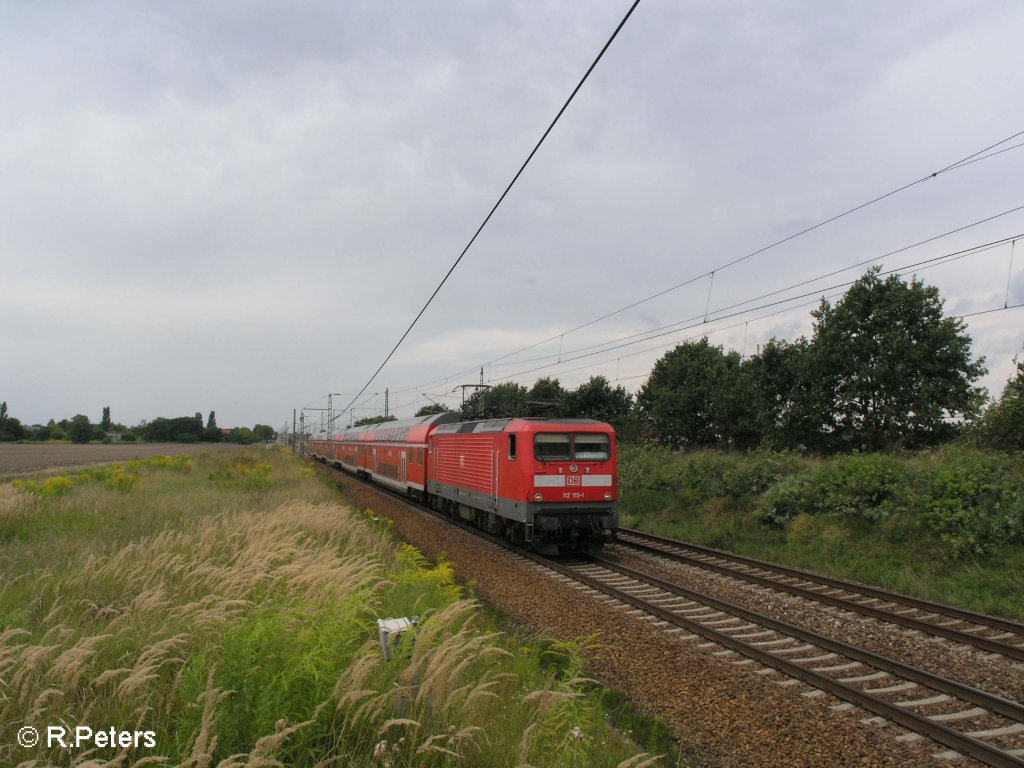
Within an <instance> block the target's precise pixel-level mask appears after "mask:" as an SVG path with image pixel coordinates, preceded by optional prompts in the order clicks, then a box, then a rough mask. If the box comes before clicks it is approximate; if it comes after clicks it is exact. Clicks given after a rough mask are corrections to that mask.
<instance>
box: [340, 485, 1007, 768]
mask: <svg viewBox="0 0 1024 768" xmlns="http://www.w3.org/2000/svg"><path fill="white" fill-rule="evenodd" d="M346 477H349V478H351V476H349V475H346ZM369 487H371V488H373V489H374V490H375V491H376V492H379V493H383V494H386V495H387V496H389V497H390V498H392V499H395V500H399V501H401V502H402V503H403V504H405V505H407V506H409V507H411V508H413V509H415V510H416V511H417V512H419V513H421V514H422V513H428V512H429V510H427V509H425V508H424V507H422V506H419V505H415V504H411V503H410V502H409V501H408V500H407V499H405V498H403V497H401V496H399V495H396V494H392V493H390V492H387V491H385V490H384V489H381V488H380V487H378V486H372V485H369ZM430 514H432V515H434V516H439V515H437V514H436V513H430ZM445 520H446V522H448V523H450V524H455V525H457V526H458V527H460V528H463V529H464V530H466V531H467V532H470V533H473V534H474V535H476V536H480V537H481V538H484V539H486V540H488V541H490V542H491V543H493V544H496V545H498V546H501V547H503V548H505V549H509V550H511V551H512V552H513V553H514V554H515V555H517V556H519V557H522V558H525V559H527V560H530V561H532V562H533V564H534V566H535V567H537V568H538V569H541V570H544V571H547V572H549V573H553V575H554V576H555V578H558V579H560V580H562V581H564V582H573V583H574V585H575V586H576V587H577V588H578V589H581V590H587V591H591V592H593V593H599V594H600V595H603V599H604V600H606V601H607V602H608V603H609V604H614V603H618V604H620V605H621V606H622V607H623V608H624V609H625V610H632V611H634V612H637V613H638V614H639V613H643V614H646V615H647V616H648V617H650V620H651V621H654V622H656V623H657V624H658V626H660V627H661V628H663V629H664V630H665V631H666V632H669V633H673V634H676V635H678V636H680V638H681V639H683V640H687V639H690V640H697V641H701V640H703V641H704V642H702V643H701V647H702V649H705V650H707V651H708V652H710V653H714V654H715V655H718V656H736V655H739V656H742V657H743V658H742V659H739V660H736V661H734V662H733V663H734V664H737V665H760V667H761V669H759V670H758V671H757V673H758V674H773V673H776V672H777V673H780V674H781V675H783V676H784V679H783V680H780V681H778V682H779V684H780V685H783V686H791V685H798V684H799V683H804V684H806V685H807V686H810V689H809V690H806V691H804V693H803V695H805V696H821V695H824V694H830V695H832V696H834V697H835V698H837V699H839V700H840V703H837V704H836V705H834V708H836V709H852V708H854V707H857V708H860V709H862V710H864V711H865V712H867V713H869V717H868V718H867V719H866V722H877V723H882V722H886V721H888V722H891V723H895V724H897V725H898V726H900V727H902V728H904V729H906V731H907V733H905V734H903V735H901V736H898V737H897V739H898V740H902V741H911V740H917V739H921V738H928V739H931V740H932V741H933V742H935V743H937V744H939V745H942V746H944V747H946V751H938V752H936V753H934V754H935V757H937V758H943V759H946V760H948V759H955V758H957V757H959V756H960V755H964V756H969V757H971V758H974V759H975V760H977V761H979V762H980V763H983V764H985V765H989V766H995V767H996V768H1024V706H1022V705H1021V704H1020V703H1017V702H1015V701H1011V700H1009V699H1005V698H1002V697H999V696H996V695H993V694H990V693H987V692H985V691H983V690H980V689H977V688H973V687H971V686H968V685H964V684H962V683H959V682H957V681H955V680H952V679H949V678H945V677H942V676H940V675H937V674H934V673H931V672H928V671H925V670H922V669H919V668H916V667H912V666H909V665H906V664H903V663H901V662H898V661H896V660H893V659H890V658H888V657H885V656H881V655H878V654H875V653H872V652H870V651H867V650H865V649H862V648H858V647H855V646H853V645H849V644H847V643H843V642H841V641H838V640H834V639H832V638H828V637H825V636H823V635H819V634H817V633H814V632H811V631H809V630H806V629H803V628H801V627H797V626H794V625H791V624H787V623H785V622H782V621H779V620H777V619H773V618H771V617H768V616H764V615H762V614H759V613H756V612H755V611H751V610H749V609H746V608H743V607H741V606H738V605H734V604H731V603H728V602H726V601H724V600H720V599H718V598H715V597H712V596H709V595H706V594H703V593H698V592H695V591H692V590H689V589H686V588H685V587H682V586H680V585H677V584H672V583H670V582H667V581H664V580H662V579H660V578H658V577H656V576H654V575H652V574H646V573H643V572H641V571H638V570H636V569H633V568H629V567H627V566H624V565H622V564H620V563H616V562H612V561H609V560H607V559H605V558H601V557H588V558H576V559H575V560H573V561H569V562H564V561H562V562H560V561H558V560H553V559H551V558H549V557H545V556H542V555H538V554H536V553H532V552H527V551H523V550H519V549H515V548H512V547H510V546H509V545H508V544H507V543H506V542H505V541H504V540H502V539H500V538H498V537H495V536H491V535H488V534H485V533H482V532H481V531H479V530H477V529H475V528H472V527H470V526H468V525H464V524H461V523H458V522H457V521H452V520H450V519H449V518H445ZM627 535H628V534H627ZM712 551H713V550H712ZM801 573H802V572H801ZM802 575H803V574H802ZM806 575H807V576H811V575H812V574H806ZM715 646H717V647H719V648H720V650H718V651H713V650H711V649H712V648H714V647H715Z"/></svg>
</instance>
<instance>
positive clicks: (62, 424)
mask: <svg viewBox="0 0 1024 768" xmlns="http://www.w3.org/2000/svg"><path fill="white" fill-rule="evenodd" d="M114 437H116V439H118V440H122V441H127V442H132V441H136V440H145V441H146V442H150V443H219V442H222V441H226V442H232V443H239V444H243V445H245V444H250V443H257V442H268V441H271V440H274V439H275V438H276V437H277V432H276V431H275V430H274V428H273V427H271V426H268V425H266V424H256V425H254V426H253V427H252V428H249V427H234V428H233V429H230V430H222V429H221V428H220V427H218V426H217V416H216V413H215V412H214V411H210V415H209V416H208V417H207V419H206V423H205V424H204V423H203V416H202V414H201V413H198V412H197V413H196V414H195V415H193V416H179V417H175V418H163V417H158V418H155V419H153V420H152V421H143V422H141V423H140V424H138V425H136V426H134V427H127V426H125V425H124V424H118V423H116V422H113V421H112V420H111V418H110V406H106V407H104V408H103V416H102V418H101V420H100V422H99V423H97V424H94V423H92V421H90V419H89V417H88V416H86V415H84V414H77V415H75V416H74V417H72V418H70V419H61V420H60V421H56V420H54V419H50V420H49V421H48V422H47V423H46V424H45V425H43V426H41V427H38V428H36V429H31V428H29V427H26V426H25V425H24V424H22V423H21V421H19V420H18V419H16V418H13V417H10V416H9V415H8V413H7V403H6V402H3V403H0V442H5V441H14V440H38V441H46V440H70V441H71V442H72V443H78V444H85V443H89V442H94V441H98V442H111V441H112V439H113V438H114Z"/></svg>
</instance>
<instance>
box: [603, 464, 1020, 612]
mask: <svg viewBox="0 0 1024 768" xmlns="http://www.w3.org/2000/svg"><path fill="white" fill-rule="evenodd" d="M619 469H620V505H619V513H620V521H621V523H622V524H623V525H626V526H629V527H633V528H638V529H641V530H645V531H648V532H651V533H658V534H662V535H664V536H668V537H670V538H674V539H680V540H684V541H689V542H693V543H696V544H702V545H706V546H710V547H716V548H719V549H723V550H728V551H731V552H735V553H739V554H744V555H749V556H752V557H756V558H761V559H764V560H771V561H774V562H779V563H784V564H786V565H791V566H796V567H801V568H806V569H808V570H811V571H815V572H819V573H823V574H829V575H833V576H838V577H841V578H847V579H852V580H855V581H860V582H864V583H866V584H874V585H877V586H880V587H885V588H887V589H890V590H893V591H896V592H901V593H905V594H908V595H914V596H917V597H921V598H924V599H927V600H933V601H936V602H943V603H950V604H954V605H958V606H960V607H963V608H967V609H971V610H975V611H979V612H982V613H987V614H993V615H998V616H1005V617H1007V618H1011V619H1016V620H1019V621H1021V620H1024V547H1022V546H1021V545H1022V544H1024V455H1021V454H1006V453H999V452H995V451H988V450H980V449H977V448H973V447H970V446H966V445H961V446H947V447H944V448H941V449H936V450H933V451H927V452H918V453H905V454H852V455H840V456H833V457H828V458H816V457H807V456H802V455H799V454H794V453H779V452H771V451H755V452H752V453H747V454H742V453H730V452H724V451H697V452H690V453H680V452H673V451H669V450H665V449H656V448H637V447H634V446H621V447H620V452H619Z"/></svg>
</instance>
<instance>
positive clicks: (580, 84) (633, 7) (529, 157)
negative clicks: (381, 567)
mask: <svg viewBox="0 0 1024 768" xmlns="http://www.w3.org/2000/svg"><path fill="white" fill-rule="evenodd" d="M639 4H640V0H634V2H633V4H632V5H631V6H630V7H629V10H628V11H626V15H625V16H623V17H622V20H621V21H620V22H619V24H618V26H617V27H615V31H614V32H612V34H611V37H609V38H608V41H607V42H606V43H605V44H604V46H603V47H602V48H601V51H600V52H599V53H598V54H597V57H596V58H595V59H594V61H593V62H592V63H591V65H590V66H589V67H588V68H587V71H586V72H585V73H584V74H583V77H582V78H580V81H579V82H578V83H577V84H576V87H575V88H573V90H572V93H570V94H569V98H567V99H566V100H565V103H564V104H563V105H562V108H561V109H559V110H558V114H556V115H555V118H554V120H552V121H551V124H550V125H548V127H547V129H546V130H545V131H544V133H543V135H542V136H541V137H540V140H539V141H538V142H537V144H536V145H535V146H534V148H533V149H532V150H531V151H530V154H529V155H527V157H526V160H524V161H523V164H522V165H521V166H520V167H519V170H518V171H516V174H515V176H513V177H512V181H510V182H509V183H508V186H507V187H505V191H504V192H502V193H501V196H500V197H499V198H498V201H497V202H496V203H495V204H494V205H493V207H492V208H491V210H490V212H489V213H488V214H487V216H486V217H485V218H484V220H483V223H482V224H481V225H480V226H479V227H477V230H476V232H474V233H473V236H472V237H471V238H470V239H469V242H468V243H466V247H465V248H463V249H462V253H460V254H459V256H458V258H457V259H455V263H454V264H452V265H451V267H450V268H449V269H448V272H447V273H446V274H445V276H444V277H443V278H442V279H441V282H440V283H438V285H437V287H436V288H435V289H434V292H433V293H431V294H430V298H428V299H427V302H426V303H425V304H424V305H423V308H422V309H420V311H419V312H418V313H417V314H416V317H415V318H413V321H412V322H411V323H410V324H409V327H408V328H406V329H405V333H403V334H402V336H401V338H400V339H399V340H398V342H397V343H396V344H395V346H394V348H393V349H392V350H391V351H390V352H389V353H388V355H387V357H385V358H384V362H382V363H381V364H380V365H379V366H378V367H377V370H376V371H374V373H373V375H372V376H371V377H370V378H369V380H368V381H367V382H366V384H364V385H363V388H362V389H361V390H360V392H359V395H356V396H355V397H354V398H353V399H352V402H350V403H349V404H348V405H347V406H346V407H345V409H344V410H343V411H342V413H345V412H346V411H347V410H348V409H349V408H351V407H352V403H354V402H355V401H356V400H358V399H359V397H360V396H361V395H362V393H363V392H365V391H366V389H367V388H368V387H369V386H370V385H371V384H372V383H373V382H374V380H375V379H376V378H377V376H378V375H379V374H380V372H381V371H382V370H383V369H384V366H385V365H387V364H388V361H389V360H390V359H391V358H392V357H393V356H394V354H395V352H397V351H398V348H399V347H400V346H402V342H403V341H405V338H406V336H408V335H409V333H410V332H411V331H412V329H413V328H414V327H415V326H416V323H418V322H419V320H420V318H421V317H422V316H423V313H424V312H426V311H427V307H429V306H430V304H431V302H433V300H434V297H435V296H437V294H438V293H439V292H440V290H441V288H442V287H444V284H445V283H446V282H448V278H449V277H451V275H452V273H453V272H454V271H455V268H456V267H458V266H459V263H460V262H461V261H462V258H463V257H464V256H465V255H466V253H467V252H468V251H469V249H470V247H471V246H472V245H473V243H474V242H475V241H476V238H477V236H478V235H479V234H480V233H481V232H482V231H483V229H484V227H486V226H487V222H489V221H490V220H491V217H492V216H493V215H494V212H495V211H497V210H498V206H500V205H501V203H502V201H503V200H504V199H505V197H506V195H508V193H509V191H510V190H511V189H512V187H513V185H514V184H515V183H516V181H518V180H519V177H520V176H521V175H522V173H523V171H525V170H526V166H527V165H529V163H530V161H531V160H532V159H533V156H534V155H535V154H537V150H539V149H540V146H541V144H543V143H544V140H545V139H546V138H547V137H548V134H549V133H551V131H552V129H553V128H554V127H555V124H556V123H557V122H558V120H559V119H560V118H561V117H562V114H563V113H564V112H565V110H566V109H567V108H568V107H569V104H570V103H572V100H573V99H574V98H575V97H576V94H577V93H579V90H580V88H582V87H583V84H584V83H585V82H586V81H587V78H588V77H590V73H591V72H593V71H594V68H595V67H596V66H597V64H598V62H599V61H601V59H602V57H603V56H604V54H605V51H607V50H608V48H609V47H610V46H611V44H612V42H613V41H614V40H615V38H616V37H618V34H619V32H620V30H621V29H622V28H623V27H624V26H625V24H626V22H627V21H629V17H630V16H632V15H633V11H634V10H636V7H637V6H638V5H639ZM339 415H340V414H339ZM335 418H337V416H335Z"/></svg>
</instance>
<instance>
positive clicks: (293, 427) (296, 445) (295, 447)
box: [292, 408, 298, 451]
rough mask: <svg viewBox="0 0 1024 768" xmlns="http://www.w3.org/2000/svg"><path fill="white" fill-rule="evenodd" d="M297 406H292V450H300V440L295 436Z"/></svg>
mask: <svg viewBox="0 0 1024 768" xmlns="http://www.w3.org/2000/svg"><path fill="white" fill-rule="evenodd" d="M295 410H296V409H295V408H292V450H293V451H297V450H298V440H297V438H296V436H295Z"/></svg>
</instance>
